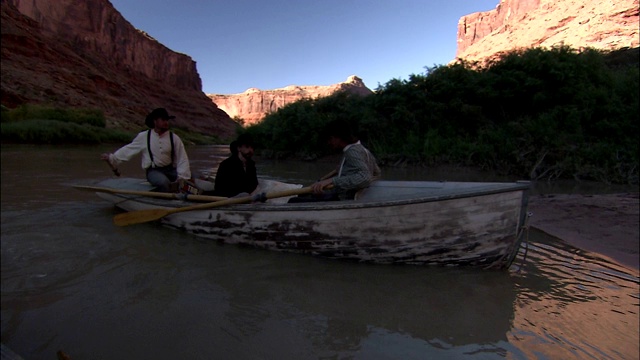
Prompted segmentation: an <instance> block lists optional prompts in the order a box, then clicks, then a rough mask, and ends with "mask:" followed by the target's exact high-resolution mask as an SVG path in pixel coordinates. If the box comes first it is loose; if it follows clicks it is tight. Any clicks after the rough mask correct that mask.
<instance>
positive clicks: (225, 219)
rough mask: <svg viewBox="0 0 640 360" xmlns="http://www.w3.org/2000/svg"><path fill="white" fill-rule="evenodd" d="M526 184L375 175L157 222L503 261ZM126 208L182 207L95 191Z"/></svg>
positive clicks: (466, 260) (395, 256) (366, 257)
mask: <svg viewBox="0 0 640 360" xmlns="http://www.w3.org/2000/svg"><path fill="white" fill-rule="evenodd" d="M528 187H529V185H528V183H455V182H392V181H380V182H377V183H376V184H375V185H374V186H372V187H371V188H369V189H368V190H367V191H366V192H364V193H363V194H362V195H361V196H359V198H358V199H357V200H354V201H341V202H327V203H324V202H323V203H306V204H305V203H302V204H299V203H297V204H268V203H265V204H246V205H233V206H226V207H220V208H212V209H209V210H200V211H190V212H181V213H175V214H172V215H169V216H167V217H165V218H163V219H162V223H163V224H165V225H167V226H169V227H173V228H177V229H181V230H184V231H187V232H190V233H193V234H196V235H198V236H201V237H206V238H210V239H213V240H216V241H220V242H225V243H237V244H248V245H252V246H256V247H261V248H265V249H270V250H279V251H291V252H301V253H309V254H313V255H319V256H324V257H329V258H340V259H351V260H357V261H363V262H372V263H383V264H395V263H398V264H400V263H401V264H428V265H445V266H455V265H470V266H482V267H499V268H503V267H507V266H509V264H510V263H511V261H512V260H513V258H514V257H515V255H516V253H517V250H518V247H519V244H520V240H521V236H522V230H523V227H524V226H525V224H524V223H525V218H526V214H525V212H526V206H527V196H528ZM99 195H100V196H101V197H103V198H105V199H108V200H110V201H113V202H114V203H116V205H117V206H118V207H120V208H122V209H124V210H127V211H135V210H144V209H150V208H157V207H159V206H165V207H170V206H184V205H185V204H184V203H181V202H180V201H177V200H174V201H169V202H167V201H166V200H158V199H149V198H140V197H138V198H131V197H128V196H126V195H117V194H99Z"/></svg>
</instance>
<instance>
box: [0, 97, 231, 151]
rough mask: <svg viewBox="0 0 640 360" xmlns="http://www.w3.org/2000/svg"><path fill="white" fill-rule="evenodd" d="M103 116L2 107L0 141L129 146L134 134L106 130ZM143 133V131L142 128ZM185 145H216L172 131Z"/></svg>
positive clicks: (209, 138) (32, 107)
mask: <svg viewBox="0 0 640 360" xmlns="http://www.w3.org/2000/svg"><path fill="white" fill-rule="evenodd" d="M105 126H106V120H105V117H104V114H103V113H102V111H100V110H96V109H72V108H59V107H50V106H41V105H30V104H26V105H22V106H19V107H17V108H15V109H8V108H6V107H4V106H2V118H1V123H0V133H1V134H2V135H1V136H2V142H13V143H32V144H100V143H123V144H124V143H128V142H130V141H131V140H132V139H133V138H134V137H135V135H136V133H132V132H126V131H122V130H116V129H107V128H106V127H105ZM141 130H142V129H141ZM172 130H173V131H174V132H175V133H176V134H178V135H179V136H180V137H181V138H182V140H183V141H184V142H185V143H186V144H195V145H206V144H219V143H221V140H220V139H219V138H217V137H215V136H207V135H202V134H198V133H194V132H190V131H188V130H186V129H181V128H177V127H176V128H173V129H172Z"/></svg>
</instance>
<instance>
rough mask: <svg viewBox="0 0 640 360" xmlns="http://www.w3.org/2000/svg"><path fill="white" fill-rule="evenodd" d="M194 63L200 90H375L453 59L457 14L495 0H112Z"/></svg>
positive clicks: (141, 26) (127, 16)
mask: <svg viewBox="0 0 640 360" xmlns="http://www.w3.org/2000/svg"><path fill="white" fill-rule="evenodd" d="M110 1H111V3H112V4H113V6H114V7H115V8H116V10H118V11H119V12H120V13H121V14H122V16H124V18H125V19H127V21H129V22H130V23H131V24H132V25H133V26H134V27H135V28H137V29H140V30H142V31H144V32H146V33H148V34H149V35H151V36H152V37H153V38H155V39H156V40H158V41H159V42H160V43H162V44H163V45H164V46H166V47H168V48H169V49H171V50H173V51H175V52H179V53H183V54H186V55H188V56H190V57H191V58H192V59H193V60H194V61H195V62H196V68H197V71H198V73H199V74H200V78H201V79H202V90H203V92H204V93H206V94H237V93H242V92H244V91H246V90H247V89H249V88H258V89H260V90H271V89H278V88H283V87H286V86H289V85H300V86H307V85H332V84H337V83H340V82H344V81H346V80H347V78H348V77H349V76H351V75H356V76H358V77H360V78H361V79H362V80H363V81H364V83H365V85H366V86H367V87H368V88H369V89H372V90H375V89H376V88H377V87H378V86H379V85H384V84H386V83H387V82H388V81H389V80H392V79H402V80H405V79H408V77H409V75H411V74H423V73H424V72H425V69H426V68H427V67H429V68H430V67H433V66H436V65H445V64H447V63H449V62H450V61H451V60H454V59H455V55H456V47H457V43H456V37H457V30H458V20H460V18H461V17H462V16H464V15H468V14H471V13H474V12H480V11H489V10H493V9H495V8H496V6H497V5H498V4H499V2H500V0H110Z"/></svg>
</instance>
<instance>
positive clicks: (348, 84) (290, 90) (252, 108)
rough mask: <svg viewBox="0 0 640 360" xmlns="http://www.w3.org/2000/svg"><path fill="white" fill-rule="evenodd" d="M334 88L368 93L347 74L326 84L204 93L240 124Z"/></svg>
mask: <svg viewBox="0 0 640 360" xmlns="http://www.w3.org/2000/svg"><path fill="white" fill-rule="evenodd" d="M338 91H347V92H350V93H353V94H358V95H363V96H365V95H369V94H372V93H373V92H372V91H371V90H370V89H368V88H367V87H366V86H365V85H364V83H363V82H362V79H360V78H359V77H357V76H350V77H349V78H348V79H347V81H345V82H342V83H338V84H334V85H329V86H295V85H291V86H287V87H284V88H280V89H273V90H259V89H256V88H251V89H248V90H247V91H245V92H243V93H240V94H231V95H221V94H207V96H208V97H209V98H210V99H211V100H212V101H213V102H214V103H215V104H216V105H217V106H218V107H219V108H220V109H222V110H224V111H225V112H226V113H227V114H229V115H230V116H231V117H234V118H240V119H242V121H243V124H244V125H251V124H255V123H258V122H260V120H262V119H263V118H264V116H265V115H266V114H268V113H271V112H274V111H276V110H278V109H279V108H281V107H283V106H285V105H287V104H290V103H292V102H295V101H298V100H301V99H315V98H318V97H324V96H329V95H331V94H333V93H335V92H338Z"/></svg>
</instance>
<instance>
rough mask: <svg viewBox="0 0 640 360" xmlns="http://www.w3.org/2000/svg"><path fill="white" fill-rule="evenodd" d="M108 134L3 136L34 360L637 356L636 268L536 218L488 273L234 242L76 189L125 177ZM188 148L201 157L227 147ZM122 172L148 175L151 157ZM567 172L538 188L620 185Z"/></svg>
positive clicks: (24, 331) (17, 274)
mask: <svg viewBox="0 0 640 360" xmlns="http://www.w3.org/2000/svg"><path fill="white" fill-rule="evenodd" d="M110 150H113V147H112V146H111V147H107V146H98V147H82V146H64V147H52V146H26V145H3V146H2V152H1V155H2V158H1V161H2V162H1V165H2V194H1V195H2V202H1V205H2V206H1V224H2V237H1V245H2V248H1V251H2V253H1V255H2V265H1V266H2V343H3V344H4V345H6V346H7V347H9V348H10V349H11V350H13V351H14V352H16V353H17V354H19V355H21V356H22V357H24V358H25V359H54V358H55V357H56V352H57V351H59V350H61V351H63V352H64V353H66V354H68V355H69V356H70V357H71V359H72V360H79V359H501V358H508V359H638V358H639V355H638V346H639V315H638V309H639V302H640V289H639V278H638V274H637V272H634V271H631V270H629V269H627V268H625V267H624V266H622V265H620V264H617V263H614V262H612V261H611V260H608V259H605V258H603V257H600V256H598V255H597V254H593V253H588V252H585V251H582V250H579V249H576V248H573V247H571V246H569V245H568V244H566V243H565V242H563V241H561V240H559V239H556V238H553V237H550V236H548V235H546V234H544V233H542V232H540V231H537V230H535V229H531V230H530V232H529V235H528V242H527V247H526V248H524V247H523V249H521V253H520V256H519V257H518V258H517V259H516V261H515V262H514V264H513V265H512V267H511V268H510V269H509V270H508V271H483V270H478V269H467V268H433V267H415V266H384V265H366V264H357V263H351V262H341V261H336V260H326V259H319V258H315V257H311V256H304V255H298V254H282V253H275V252H270V251H266V250H260V249H253V248H248V247H239V246H234V245H220V244H218V243H214V242H210V241H207V240H203V239H200V238H197V237H194V236H192V235H188V234H186V233H181V232H179V231H174V230H170V229H166V228H163V227H161V226H159V225H157V224H154V223H149V224H140V225H135V226H128V227H115V226H114V225H113V223H112V217H113V215H114V214H116V213H117V212H116V210H115V209H114V208H113V206H112V205H110V204H108V203H106V202H104V201H102V200H100V199H99V198H98V197H97V196H96V195H95V194H93V193H91V192H86V191H80V190H77V189H74V188H73V187H72V185H73V184H91V183H95V182H97V181H99V180H102V179H104V178H105V177H109V176H112V174H111V172H110V170H109V169H108V167H107V165H106V164H105V163H104V162H102V161H100V160H99V157H98V155H99V154H100V153H101V152H104V151H110ZM187 151H188V153H189V156H190V158H191V163H192V168H193V169H194V171H195V172H200V171H203V170H207V169H209V168H211V167H213V166H215V164H217V163H218V162H219V161H220V160H221V159H222V158H223V156H224V153H225V152H226V151H225V149H224V148H220V147H211V146H198V147H189V148H187ZM330 169H331V164H330V163H324V162H320V163H305V162H296V161H273V160H266V159H263V160H261V159H258V173H259V176H260V177H269V178H273V179H277V180H281V181H287V182H298V183H303V184H305V185H306V184H309V183H310V182H311V181H312V179H316V178H318V177H319V176H321V175H322V174H324V173H327V172H328V171H329V170H330ZM121 171H122V173H123V176H127V177H141V176H142V170H141V169H139V159H135V160H134V161H132V162H131V163H127V164H125V166H123V167H122V168H121ZM383 172H384V175H385V178H386V179H391V180H416V179H424V180H468V181H475V180H478V181H479V180H500V179H502V178H499V177H496V178H495V179H494V178H493V177H492V176H488V175H487V174H480V173H476V172H469V171H463V170H461V169H457V170H456V169H453V170H451V169H449V170H447V171H433V170H430V169H420V168H417V169H416V168H408V169H387V168H383ZM490 177H491V179H490ZM504 180H515V179H506V178H504ZM557 186H558V185H557V184H553V185H545V184H539V185H536V187H535V189H534V192H545V191H564V192H580V191H583V192H597V191H615V190H616V189H611V188H604V187H603V186H602V185H597V184H584V183H581V184H572V183H566V184H565V185H563V186H562V187H561V188H560V190H558V189H556V187H557ZM525 249H526V251H525ZM525 255H526V256H525Z"/></svg>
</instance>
